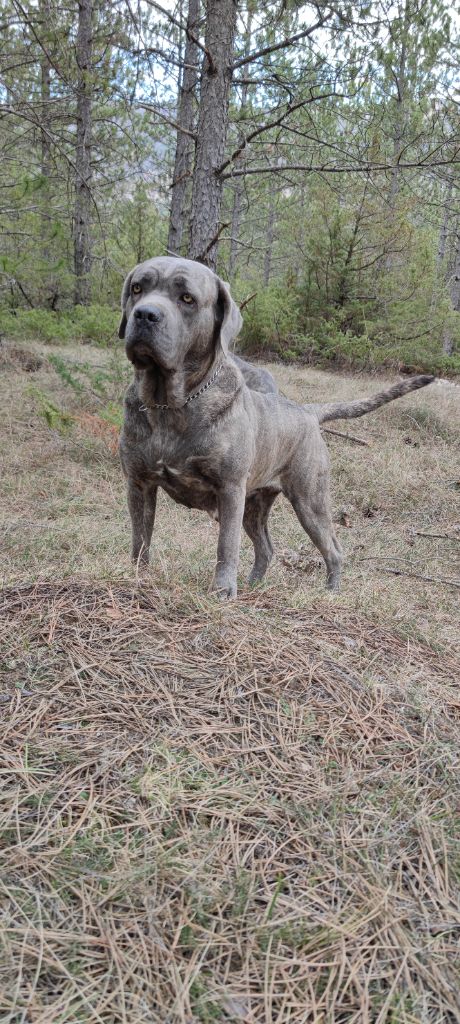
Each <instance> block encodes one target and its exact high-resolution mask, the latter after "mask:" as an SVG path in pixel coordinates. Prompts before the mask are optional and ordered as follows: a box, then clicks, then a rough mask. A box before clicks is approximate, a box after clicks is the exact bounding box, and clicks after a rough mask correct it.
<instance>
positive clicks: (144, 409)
mask: <svg viewBox="0 0 460 1024" xmlns="http://www.w3.org/2000/svg"><path fill="white" fill-rule="evenodd" d="M223 365H224V364H223V363H219V366H218V367H217V370H216V372H215V373H213V375H212V377H210V378H209V380H208V381H206V384H202V386H201V388H198V391H194V392H193V394H192V395H189V396H188V398H186V399H185V402H184V404H183V405H181V409H185V406H186V405H188V403H189V402H193V401H194V400H195V398H198V396H199V395H202V394H203V391H207V390H208V388H210V387H211V384H214V381H215V380H216V379H217V377H218V375H219V373H220V371H221V369H222V367H223ZM139 408H140V411H141V412H149V411H150V409H171V410H174V411H177V410H176V409H175V406H173V405H155V404H153V405H149V406H147V405H141V406H139Z"/></svg>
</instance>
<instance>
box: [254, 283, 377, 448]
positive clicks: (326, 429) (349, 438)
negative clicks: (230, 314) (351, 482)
mask: <svg viewBox="0 0 460 1024" xmlns="http://www.w3.org/2000/svg"><path fill="white" fill-rule="evenodd" d="M248 301H249V300H248ZM240 309H241V306H240ZM322 430H323V433H324V434H334V436H335V437H344V438H345V440H346V441H353V443H354V444H362V445H363V447H364V448H371V447H372V445H371V443H370V441H365V440H364V438H362V437H356V435H355V434H344V433H342V431H341V430H331V428H330V427H323V428H322Z"/></svg>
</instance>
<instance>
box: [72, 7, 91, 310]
mask: <svg viewBox="0 0 460 1024" xmlns="http://www.w3.org/2000/svg"><path fill="white" fill-rule="evenodd" d="M92 14H93V0H78V31H77V40H76V60H77V89H76V96H77V144H76V152H75V208H74V272H75V304H76V305H82V306H87V305H88V303H89V302H90V298H91V282H90V271H91V248H92V246H91V242H92V239H91V108H92V81H91V71H92V55H93V54H92V48H93V38H92V24H91V23H92Z"/></svg>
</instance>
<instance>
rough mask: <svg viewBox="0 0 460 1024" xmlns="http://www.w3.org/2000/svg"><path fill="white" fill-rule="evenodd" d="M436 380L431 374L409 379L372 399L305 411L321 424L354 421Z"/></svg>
mask: <svg viewBox="0 0 460 1024" xmlns="http://www.w3.org/2000/svg"><path fill="white" fill-rule="evenodd" d="M435 379H436V378H435V377H433V376H432V375H431V374H428V373H425V374H422V375H420V376H419V377H409V378H408V380H401V381H399V383H398V384H394V385H393V387H392V388H388V391H379V393H378V395H373V396H372V398H364V399H359V398H358V399H357V400H356V401H355V402H325V403H324V404H318V405H305V406H304V409H306V411H307V412H311V413H313V414H314V415H315V416H316V417H317V419H318V421H319V423H327V421H328V420H353V419H355V418H356V417H357V416H365V415H366V413H368V412H373V411H374V409H379V408H380V406H381V405H386V403H387V402H394V400H395V398H402V396H403V395H407V394H409V392H410V391H416V390H417V388H425V387H426V386H427V384H432V383H433V381H434V380H435Z"/></svg>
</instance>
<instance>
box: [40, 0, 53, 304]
mask: <svg viewBox="0 0 460 1024" xmlns="http://www.w3.org/2000/svg"><path fill="white" fill-rule="evenodd" d="M40 15H41V20H42V30H43V33H44V34H45V38H46V33H47V32H48V31H49V27H50V5H49V0H42V3H41V4H40ZM40 93H41V95H40V99H41V111H40V124H41V129H40V149H41V154H40V164H41V167H40V171H41V175H42V178H43V185H42V189H41V210H40V242H41V247H42V256H43V262H44V263H45V265H46V270H45V274H44V280H43V282H42V285H41V288H40V291H41V302H42V304H43V305H44V306H49V307H50V308H51V309H52V308H53V305H54V300H55V296H54V294H53V293H54V288H53V283H52V281H51V280H50V278H49V272H48V264H49V262H50V248H49V234H50V177H51V141H50V135H49V131H48V125H49V109H50V98H51V69H50V62H49V59H48V57H47V55H46V53H44V52H42V55H41V57H40Z"/></svg>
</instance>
